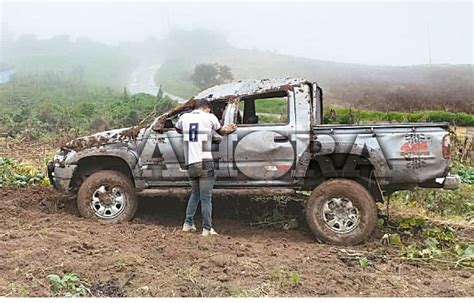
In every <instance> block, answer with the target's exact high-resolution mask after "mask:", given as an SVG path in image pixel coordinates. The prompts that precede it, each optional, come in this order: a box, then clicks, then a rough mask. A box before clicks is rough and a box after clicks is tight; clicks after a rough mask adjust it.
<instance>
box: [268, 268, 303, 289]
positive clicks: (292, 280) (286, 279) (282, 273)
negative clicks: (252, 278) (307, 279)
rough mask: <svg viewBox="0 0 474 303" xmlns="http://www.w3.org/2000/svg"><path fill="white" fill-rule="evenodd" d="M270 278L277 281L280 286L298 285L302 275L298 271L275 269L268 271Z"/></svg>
mask: <svg viewBox="0 0 474 303" xmlns="http://www.w3.org/2000/svg"><path fill="white" fill-rule="evenodd" d="M268 276H269V278H270V280H272V281H275V282H277V284H278V286H279V287H285V286H297V285H299V284H300V281H301V276H300V274H299V273H298V272H297V271H288V270H282V269H274V270H271V271H270V272H269V273H268Z"/></svg>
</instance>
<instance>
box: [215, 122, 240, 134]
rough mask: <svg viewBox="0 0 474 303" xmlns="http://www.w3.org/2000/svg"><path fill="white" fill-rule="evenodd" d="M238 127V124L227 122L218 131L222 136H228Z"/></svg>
mask: <svg viewBox="0 0 474 303" xmlns="http://www.w3.org/2000/svg"><path fill="white" fill-rule="evenodd" d="M236 129H237V125H235V124H234V123H232V124H227V125H224V126H222V127H221V128H219V129H218V130H217V131H216V132H217V133H218V134H219V135H221V136H227V135H228V134H231V133H233V132H235V130H236Z"/></svg>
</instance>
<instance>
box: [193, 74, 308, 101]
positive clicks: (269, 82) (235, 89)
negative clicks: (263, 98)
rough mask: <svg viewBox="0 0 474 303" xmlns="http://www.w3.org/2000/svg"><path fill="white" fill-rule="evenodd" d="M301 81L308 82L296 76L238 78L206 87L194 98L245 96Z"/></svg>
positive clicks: (291, 85)
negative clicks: (257, 78) (253, 78)
mask: <svg viewBox="0 0 474 303" xmlns="http://www.w3.org/2000/svg"><path fill="white" fill-rule="evenodd" d="M302 83H308V81H307V80H305V79H298V78H279V79H263V80H240V81H236V82H232V83H228V84H222V85H217V86H213V87H211V88H208V89H206V90H204V91H202V92H200V93H199V94H197V96H196V97H194V99H206V100H208V101H213V100H218V99H225V98H227V97H231V96H246V95H254V94H260V93H262V94H263V93H266V92H272V91H279V90H285V89H289V88H291V87H294V86H298V85H300V84H302Z"/></svg>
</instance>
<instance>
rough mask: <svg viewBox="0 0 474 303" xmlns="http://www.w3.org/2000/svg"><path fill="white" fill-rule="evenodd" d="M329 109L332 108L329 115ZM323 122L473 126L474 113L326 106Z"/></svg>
mask: <svg viewBox="0 0 474 303" xmlns="http://www.w3.org/2000/svg"><path fill="white" fill-rule="evenodd" d="M331 109H333V110H334V112H335V114H334V112H333V114H332V115H331V112H330V111H331ZM324 122H325V123H335V124H357V123H380V122H448V123H450V124H451V125H458V126H474V115H471V114H468V113H463V112H460V113H451V112H443V111H435V110H430V111H418V112H411V113H406V112H379V111H364V110H358V109H349V108H345V107H337V108H336V107H327V108H326V109H325V113H324Z"/></svg>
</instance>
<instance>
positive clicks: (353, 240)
mask: <svg viewBox="0 0 474 303" xmlns="http://www.w3.org/2000/svg"><path fill="white" fill-rule="evenodd" d="M198 99H206V100H208V101H210V102H211V105H212V110H213V112H214V113H215V114H216V116H217V117H218V119H220V120H221V122H222V123H223V124H228V123H235V124H237V126H238V128H237V130H236V131H235V132H234V133H232V134H230V135H229V136H225V137H220V136H219V135H218V134H215V136H213V138H212V154H213V157H214V160H215V163H216V167H217V180H216V183H215V189H214V193H215V194H217V195H218V194H224V195H227V196H229V195H251V196H256V195H270V196H272V195H292V194H295V193H296V192H298V191H310V192H311V194H310V196H309V198H308V200H307V202H306V204H305V216H306V220H307V222H308V225H309V227H310V228H311V230H312V231H313V233H314V234H315V236H316V237H317V238H319V239H321V240H323V241H325V242H327V243H332V244H339V245H346V244H357V243H360V242H362V241H364V240H365V239H367V238H368V237H369V236H370V235H371V233H372V232H373V230H374V228H375V226H376V221H377V209H378V208H377V204H376V203H383V202H384V196H387V195H390V194H391V193H393V192H395V191H397V190H403V189H410V188H414V187H417V186H418V187H429V188H444V189H456V188H458V187H459V183H460V179H459V177H458V176H456V175H450V174H449V164H450V138H449V125H448V124H447V123H400V124H391V123H383V124H371V125H325V124H323V92H322V89H321V88H320V87H319V86H318V84H317V83H313V82H309V81H307V80H304V79H294V78H284V79H271V80H270V79H264V80H243V81H238V82H234V83H228V84H223V85H219V86H215V87H212V88H209V89H206V90H204V91H202V92H201V93H199V94H198V95H197V96H195V97H193V98H191V99H190V100H189V101H187V102H186V103H184V104H180V105H178V106H177V107H176V108H174V109H172V110H170V111H168V112H166V113H164V114H162V115H160V116H159V117H157V118H156V119H154V120H153V121H152V122H150V123H148V124H146V125H145V124H140V125H137V126H134V127H130V128H124V129H117V130H110V131H106V132H101V133H97V134H94V135H90V136H86V137H81V138H77V139H75V140H72V141H71V142H69V143H67V144H65V145H64V146H62V147H61V148H60V149H59V151H58V153H57V154H56V156H55V157H54V160H53V161H50V163H49V164H48V175H49V177H50V180H51V181H52V184H53V185H54V186H55V187H56V188H58V189H60V190H62V191H65V192H68V193H72V194H75V195H77V206H78V209H79V212H80V214H81V215H82V216H83V217H86V218H95V219H98V220H101V221H105V222H110V223H117V222H124V221H129V220H132V219H133V217H134V215H135V212H136V210H137V204H138V199H137V196H165V195H170V194H171V195H183V194H186V193H189V191H190V186H189V181H188V177H187V172H186V167H185V164H184V163H185V158H184V153H183V144H186V141H185V138H183V135H181V134H179V133H178V132H177V131H176V130H175V128H174V124H175V123H176V121H177V119H178V117H179V116H180V115H181V114H183V113H185V112H187V111H190V110H192V109H193V107H194V104H195V102H196V100H198ZM183 139H184V141H183ZM158 200H159V199H157V201H158Z"/></svg>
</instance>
